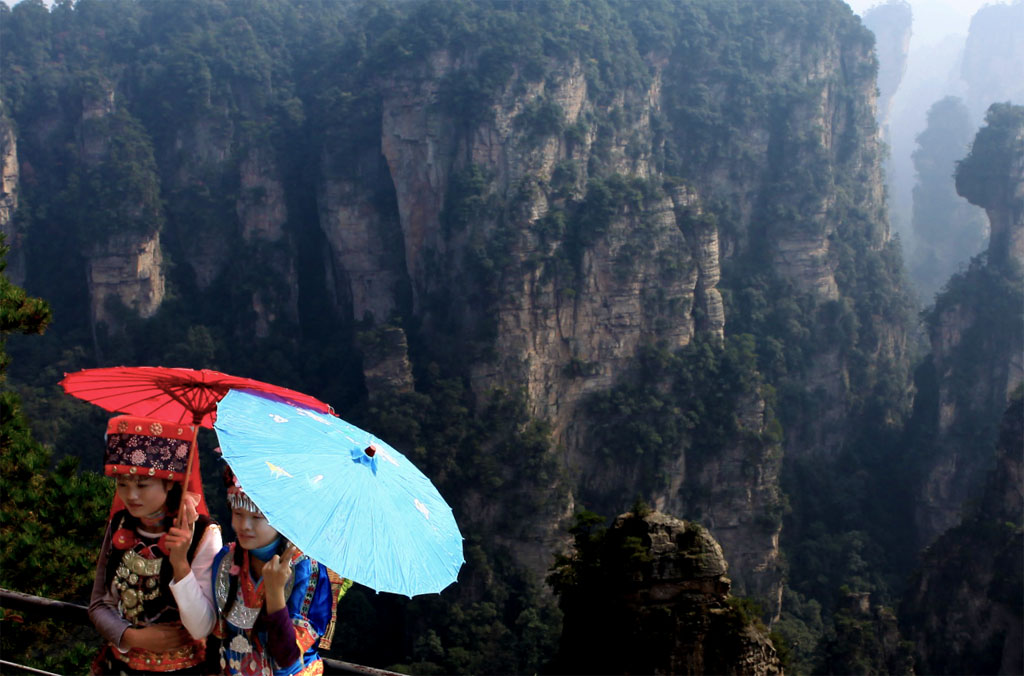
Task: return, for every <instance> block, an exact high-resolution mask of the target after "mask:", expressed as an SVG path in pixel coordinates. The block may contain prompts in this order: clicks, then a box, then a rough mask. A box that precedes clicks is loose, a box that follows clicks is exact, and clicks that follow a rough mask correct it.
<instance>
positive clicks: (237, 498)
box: [224, 467, 263, 515]
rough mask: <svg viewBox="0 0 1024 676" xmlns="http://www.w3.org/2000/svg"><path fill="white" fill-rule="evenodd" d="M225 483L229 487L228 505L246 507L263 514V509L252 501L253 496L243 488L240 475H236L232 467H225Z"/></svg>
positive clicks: (239, 507)
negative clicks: (239, 478) (247, 493)
mask: <svg viewBox="0 0 1024 676" xmlns="http://www.w3.org/2000/svg"><path fill="white" fill-rule="evenodd" d="M224 485H225V487H226V488H227V493H228V505H230V506H231V509H244V510H246V511H247V512H255V513H256V514H260V515H262V514H263V511H262V510H261V509H260V508H259V507H257V506H256V503H255V502H253V501H252V498H250V497H249V496H248V495H246V494H245V491H243V490H242V484H240V483H238V477H236V476H235V473H234V472H232V471H231V468H230V467H225V468H224Z"/></svg>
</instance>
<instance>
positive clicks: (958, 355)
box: [917, 104, 1024, 545]
mask: <svg viewBox="0 0 1024 676" xmlns="http://www.w3.org/2000/svg"><path fill="white" fill-rule="evenodd" d="M987 119H988V125H987V126H986V127H984V128H982V129H981V130H980V131H979V132H978V134H977V136H976V137H975V141H974V145H973V147H972V149H971V153H970V155H969V156H968V157H967V158H966V159H964V160H963V161H962V162H961V163H960V164H959V166H958V169H957V190H958V192H959V193H960V194H961V195H962V196H964V197H965V198H967V199H968V200H970V201H971V202H972V203H974V204H977V205H978V206H981V207H984V208H985V210H986V212H987V213H988V214H989V220H990V223H991V232H992V235H991V237H990V243H989V248H988V251H987V253H986V254H985V255H984V256H982V257H979V258H978V259H976V260H975V261H974V262H973V263H972V265H971V267H970V268H968V269H967V270H966V271H964V272H963V273H961V274H959V275H956V276H954V278H953V279H952V280H951V281H950V282H949V284H947V286H946V289H945V291H944V292H943V293H942V294H940V295H939V296H938V297H937V298H936V304H935V307H934V308H933V309H932V310H931V313H930V317H929V322H928V325H929V337H930V339H931V344H932V352H931V357H930V368H932V369H934V371H933V375H931V376H930V378H932V379H933V380H932V381H930V382H928V383H923V387H924V388H925V389H926V390H934V395H933V396H934V398H932V396H926V397H921V400H922V402H925V401H927V402H929V403H928V405H929V407H930V408H931V415H933V416H934V423H932V424H933V425H934V428H935V430H934V432H933V434H934V435H935V436H934V438H933V440H932V441H931V442H929V446H930V447H931V449H930V450H929V451H927V455H928V457H927V458H924V459H922V460H921V468H922V472H923V479H922V480H921V487H920V489H919V491H918V508H917V522H918V529H919V533H920V535H921V538H922V540H921V542H922V545H924V544H927V543H929V542H931V540H932V539H934V538H935V537H937V536H938V535H939V534H941V533H942V532H944V531H945V530H947V529H949V528H951V527H952V526H954V525H955V524H956V523H958V522H959V520H960V518H961V517H962V512H961V510H962V508H963V506H964V504H965V502H966V501H967V499H968V498H969V497H970V495H971V494H972V492H973V491H975V490H977V488H978V487H979V486H980V485H981V482H982V478H983V477H984V476H985V474H986V472H987V471H988V470H989V469H990V467H991V457H992V456H991V450H989V449H991V447H992V443H993V441H994V439H995V436H996V429H997V424H998V419H999V416H1000V412H1001V411H1002V409H1003V408H1004V407H1005V405H1006V401H1007V399H1008V397H1009V395H1010V393H1011V392H1012V391H1013V390H1014V389H1015V388H1016V387H1017V386H1018V385H1020V383H1021V382H1022V381H1024V350H1022V347H1021V344H1022V343H1021V340H1022V326H1021V325H1022V323H1024V318H1022V310H1021V303H1022V297H1024V279H1022V277H1021V263H1022V261H1024V258H1022V253H1024V252H1022V249H1021V246H1022V243H1024V168H1022V167H1024V108H1021V107H1020V106H1011V105H1009V104H1005V105H1003V104H997V105H996V106H993V108H992V109H990V112H989V116H988V118H987Z"/></svg>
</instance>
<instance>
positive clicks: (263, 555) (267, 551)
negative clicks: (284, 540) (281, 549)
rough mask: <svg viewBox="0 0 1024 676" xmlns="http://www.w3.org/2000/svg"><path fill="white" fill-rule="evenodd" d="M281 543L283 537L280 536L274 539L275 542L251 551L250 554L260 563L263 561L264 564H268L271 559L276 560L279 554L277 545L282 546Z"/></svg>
mask: <svg viewBox="0 0 1024 676" xmlns="http://www.w3.org/2000/svg"><path fill="white" fill-rule="evenodd" d="M280 542H281V536H280V535H279V536H277V537H276V538H274V541H273V542H271V543H270V544H269V545H264V546H262V547H260V548H258V549H250V550H249V553H250V554H252V555H253V556H255V557H256V558H257V559H259V560H260V561H262V562H263V563H266V562H267V561H269V560H270V559H272V558H274V555H275V554H277V545H278V544H280Z"/></svg>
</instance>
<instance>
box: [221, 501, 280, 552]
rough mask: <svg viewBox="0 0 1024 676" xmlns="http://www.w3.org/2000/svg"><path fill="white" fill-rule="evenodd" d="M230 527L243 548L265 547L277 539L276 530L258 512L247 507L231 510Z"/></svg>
mask: <svg viewBox="0 0 1024 676" xmlns="http://www.w3.org/2000/svg"><path fill="white" fill-rule="evenodd" d="M231 527H232V528H234V529H235V536H237V537H238V544H239V545H240V546H241V547H242V548H243V549H259V548H260V547H266V546H267V545H269V544H270V543H271V542H273V541H274V540H275V539H277V531H276V530H274V527H273V526H271V525H270V524H269V523H268V522H267V518H266V517H265V516H263V515H262V514H260V513H259V512H250V511H249V510H247V509H233V510H231Z"/></svg>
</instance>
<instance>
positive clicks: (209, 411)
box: [60, 366, 331, 428]
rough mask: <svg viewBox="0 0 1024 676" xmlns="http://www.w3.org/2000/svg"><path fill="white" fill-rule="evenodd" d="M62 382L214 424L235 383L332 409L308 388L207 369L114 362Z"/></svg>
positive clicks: (122, 404)
mask: <svg viewBox="0 0 1024 676" xmlns="http://www.w3.org/2000/svg"><path fill="white" fill-rule="evenodd" d="M60 384H61V386H63V388H64V391H65V392H67V393H68V394H70V395H73V396H75V397H78V398H79V399H84V400H85V401H88V402H90V403H93V404H96V405H97V406H102V407H103V408H105V409H107V410H108V411H118V412H121V413H129V414H131V415H139V416H144V417H147V418H159V419H160V420H167V421H169V422H178V423H185V424H192V425H202V426H203V427H211V428H212V427H213V421H214V420H215V419H216V416H217V402H218V401H220V399H221V397H223V396H224V395H225V394H227V393H228V390H230V389H231V388H235V389H245V390H260V391H263V392H272V393H274V394H277V395H278V396H281V397H284V398H285V399H289V400H291V401H295V402H298V403H300V404H302V405H303V406H306V407H308V408H312V409H314V410H317V411H323V412H324V413H330V412H331V407H330V406H329V405H327V404H325V403H324V402H322V401H320V400H319V399H316V398H314V397H311V396H309V395H308V394H302V393H301V392H296V391H295V390H289V389H288V388H286V387H278V386H277V385H271V384H269V383H264V382H261V381H259V380H252V379H251V378H239V377H237V376H230V375H228V374H226V373H220V372H219V371H211V370H209V369H201V370H195V369H183V368H165V367H161V366H114V367H111V368H100V369H85V370H84V371H78V372H77V373H70V374H68V373H66V374H64V380H62V381H60Z"/></svg>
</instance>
